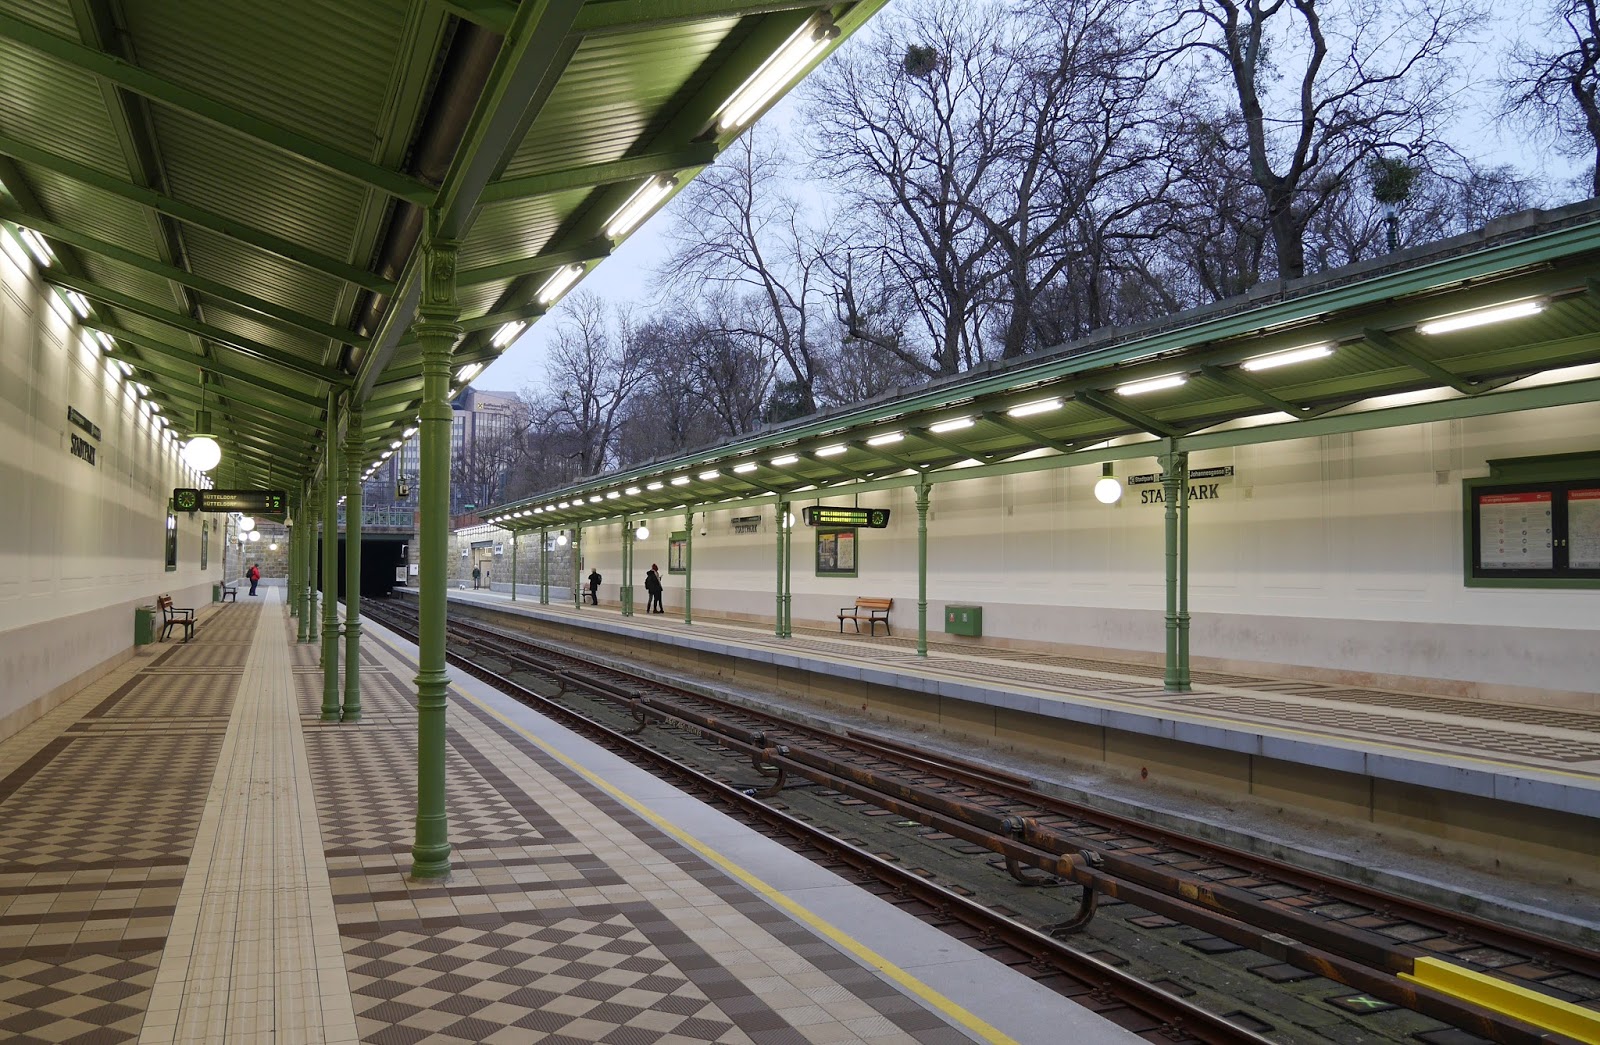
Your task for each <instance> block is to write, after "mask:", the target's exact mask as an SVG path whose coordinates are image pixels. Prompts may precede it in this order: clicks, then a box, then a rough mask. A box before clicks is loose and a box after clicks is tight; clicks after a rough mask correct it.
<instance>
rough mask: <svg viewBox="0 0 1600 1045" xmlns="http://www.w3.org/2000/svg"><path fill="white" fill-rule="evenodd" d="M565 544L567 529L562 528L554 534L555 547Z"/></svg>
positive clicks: (561, 546) (564, 545)
mask: <svg viewBox="0 0 1600 1045" xmlns="http://www.w3.org/2000/svg"><path fill="white" fill-rule="evenodd" d="M566 546H567V531H566V530H562V531H561V532H560V533H558V534H556V547H557V548H565V547H566Z"/></svg>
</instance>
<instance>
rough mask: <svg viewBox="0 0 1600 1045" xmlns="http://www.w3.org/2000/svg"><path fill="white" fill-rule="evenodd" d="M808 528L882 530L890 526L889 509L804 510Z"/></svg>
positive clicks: (822, 508)
mask: <svg viewBox="0 0 1600 1045" xmlns="http://www.w3.org/2000/svg"><path fill="white" fill-rule="evenodd" d="M801 514H802V515H803V517H804V518H805V521H806V525H807V526H865V527H866V528H867V529H869V530H881V529H883V528H885V527H886V526H888V525H889V509H887V508H827V507H815V506H814V507H811V508H805V509H802V512H801Z"/></svg>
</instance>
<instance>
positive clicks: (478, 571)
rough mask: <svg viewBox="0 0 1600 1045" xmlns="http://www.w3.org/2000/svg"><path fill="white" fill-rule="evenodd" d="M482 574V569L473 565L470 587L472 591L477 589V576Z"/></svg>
mask: <svg viewBox="0 0 1600 1045" xmlns="http://www.w3.org/2000/svg"><path fill="white" fill-rule="evenodd" d="M482 576H483V570H481V569H479V568H478V567H476V566H474V567H473V568H472V589H473V590H474V591H476V590H477V589H478V578H480V577H482Z"/></svg>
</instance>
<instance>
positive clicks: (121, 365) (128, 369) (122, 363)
mask: <svg viewBox="0 0 1600 1045" xmlns="http://www.w3.org/2000/svg"><path fill="white" fill-rule="evenodd" d="M115 362H116V364H117V369H118V370H120V371H122V376H123V377H132V376H133V366H132V365H131V364H130V363H129V362H128V361H127V360H125V359H118V360H116V361H115Z"/></svg>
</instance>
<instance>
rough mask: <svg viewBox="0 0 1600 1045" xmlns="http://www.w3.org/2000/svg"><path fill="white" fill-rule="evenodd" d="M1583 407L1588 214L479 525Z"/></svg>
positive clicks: (1182, 321) (1593, 393) (533, 525)
mask: <svg viewBox="0 0 1600 1045" xmlns="http://www.w3.org/2000/svg"><path fill="white" fill-rule="evenodd" d="M1502 306H1508V307H1509V308H1510V311H1509V312H1507V313H1501V312H1499V311H1498V310H1499V309H1500V308H1501V307H1502ZM1440 320H1443V321H1445V322H1444V323H1443V324H1442V326H1441V327H1437V328H1436V327H1435V326H1433V324H1434V323H1435V322H1438V321H1440ZM1451 327H1455V329H1450V328H1451ZM1596 400H1600V202H1596V201H1589V202H1587V203H1582V204H1576V205H1574V206H1571V207H1567V208H1564V209H1563V210H1560V211H1553V212H1538V211H1530V212H1527V213H1524V214H1521V215H1515V216H1513V217H1511V218H1508V219H1504V220H1502V221H1500V222H1497V223H1496V224H1494V225H1491V226H1490V227H1489V228H1487V229H1485V230H1484V231H1482V232H1479V233H1474V234H1470V235H1467V236H1462V237H1457V238H1455V239H1452V240H1446V241H1442V242H1440V243H1436V244H1430V245H1428V246H1426V247H1420V248H1415V249H1412V250H1410V251H1407V252H1404V253H1402V254H1399V255H1395V256H1392V257H1390V258H1385V259H1381V260H1378V261H1374V262H1365V263H1362V264H1358V265H1352V266H1348V267H1347V268H1343V269H1338V270H1335V271H1333V272H1329V273H1325V274H1322V275H1320V276H1316V277H1312V278H1309V279H1305V280H1299V281H1296V282H1295V283H1292V284H1287V285H1285V284H1281V283H1274V284H1267V285H1263V286H1261V287H1258V288H1257V289H1256V290H1254V291H1252V292H1251V293H1249V294H1247V295H1245V296H1243V297H1241V298H1235V299H1230V300H1228V301H1224V302H1220V303H1218V304H1216V305H1212V306H1208V307H1205V308H1201V309H1196V310H1193V311H1192V312H1188V313H1183V314H1180V315H1177V316H1173V317H1171V318H1170V319H1169V320H1168V321H1165V322H1163V323H1159V324H1152V325H1148V326H1145V327H1141V328H1136V329H1130V330H1110V331H1106V332H1103V333H1102V334H1100V335H1098V336H1096V337H1094V338H1092V339H1090V340H1087V341H1084V342H1080V343H1077V344H1071V345H1065V346H1061V347H1060V348H1058V349H1056V350H1054V351H1052V352H1047V353H1043V354H1040V355H1035V356H1029V357H1025V358H1022V359H1017V360H1012V361H1009V362H1007V363H1006V364H1003V365H1002V364H990V365H988V366H986V367H983V368H980V369H978V370H975V371H973V372H970V373H967V374H964V375H961V376H959V377H956V378H950V379H946V380H943V381H940V382H936V383H934V384H930V385H928V386H926V387H923V388H918V389H914V390H911V391H908V392H904V393H900V394H894V395H890V396H886V397H883V398H881V399H879V400H877V401H874V402H869V403H865V404H862V405H859V406H853V407H849V408H845V409H839V410H834V411H830V412H825V413H821V414H817V415H815V416H812V417H807V418H803V419H801V420H799V421H796V422H792V423H789V424H786V425H782V426H779V427H775V428H770V429H768V430H765V431H762V432H759V433H757V434H755V435H753V436H751V437H749V438H745V439H740V440H735V441H732V442H729V443H727V444H725V445H721V446H716V447H712V448H707V449H704V450H701V451H699V452H696V453H691V454H685V455H682V456H678V457H674V458H671V459H665V460H660V461H655V462H652V463H650V464H648V465H646V466H644V467H639V468H631V469H627V470H624V471H620V472H617V473H615V474H611V475H606V476H600V477H596V478H593V479H588V480H584V481H580V482H577V483H575V484H573V485H571V486H568V487H564V488H562V489H558V490H551V491H547V492H544V493H542V494H540V495H538V496H536V497H530V498H525V499H523V500H519V501H515V502H512V503H508V504H505V505H501V506H498V507H496V508H494V509H491V510H490V511H488V512H487V513H485V518H486V519H487V520H488V521H490V522H497V523H499V524H500V525H503V526H506V527H508V528H511V529H514V530H538V529H544V528H558V527H567V526H571V525H574V524H586V523H592V522H599V521H602V520H607V519H616V518H621V517H642V516H648V515H650V514H651V513H657V512H668V511H670V512H682V511H684V510H686V509H698V510H706V509H727V508H737V507H742V506H747V505H755V504H763V503H768V504H770V503H773V502H776V501H791V500H794V501H798V500H822V499H827V498H830V497H851V496H853V495H858V494H861V493H866V492H869V491H873V490H884V489H892V488H896V487H905V486H914V485H920V484H922V483H929V484H934V483H942V482H950V481H960V480H966V479H973V478H978V477H982V476H992V475H1004V474H1011V473H1017V472H1026V471H1035V470H1039V469H1045V468H1056V467H1063V466H1069V465H1085V464H1089V465H1094V464H1102V463H1104V462H1111V461H1119V460H1127V459H1130V458H1139V457H1150V456H1153V455H1159V454H1165V453H1169V452H1175V451H1176V452H1187V451H1195V450H1207V449H1215V448H1219V447H1229V446H1240V445H1245V444H1250V443H1260V442H1269V441H1274V440H1282V439H1298V438H1306V437H1311V436H1319V435H1328V434H1332V433H1340V432H1354V431H1363V430H1370V429H1376V428H1386V427H1395V426H1400V425H1410V424H1420V423H1425V422H1430V421H1442V420H1448V419H1451V418H1460V417H1470V416H1475V415H1483V414H1495V413H1508V412H1515V411H1522V410H1533V409H1540V408H1543V407H1549V406H1559V405H1564V404H1571V403H1583V402H1593V401H1596Z"/></svg>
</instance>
